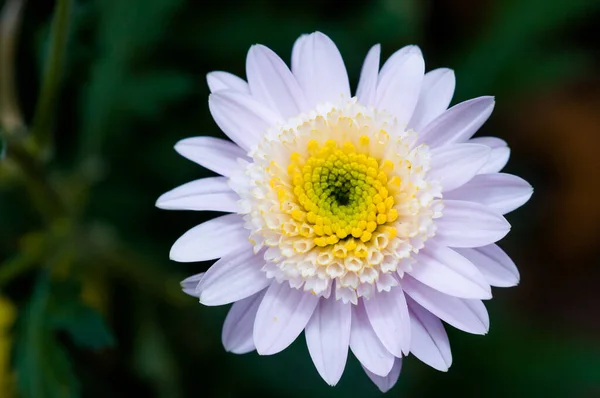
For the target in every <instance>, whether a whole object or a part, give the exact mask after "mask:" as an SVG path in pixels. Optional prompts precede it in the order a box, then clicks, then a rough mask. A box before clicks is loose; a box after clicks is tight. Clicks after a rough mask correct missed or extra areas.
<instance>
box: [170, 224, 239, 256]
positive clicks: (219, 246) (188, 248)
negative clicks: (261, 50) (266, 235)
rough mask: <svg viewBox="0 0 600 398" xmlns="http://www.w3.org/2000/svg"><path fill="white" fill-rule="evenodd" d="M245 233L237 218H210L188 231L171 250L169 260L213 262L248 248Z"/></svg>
mask: <svg viewBox="0 0 600 398" xmlns="http://www.w3.org/2000/svg"><path fill="white" fill-rule="evenodd" d="M248 244H249V243H248V230H247V229H245V228H244V220H243V219H242V216H240V215H239V214H228V215H226V216H221V217H217V218H213V219H212V220H209V221H206V222H204V223H202V224H200V225H197V226H195V227H194V228H192V229H190V230H189V231H187V232H186V233H185V234H183V235H182V236H181V237H180V238H179V239H177V241H176V242H175V243H174V244H173V246H172V247H171V252H170V253H169V257H170V258H171V260H174V261H179V262H182V263H189V262H194V261H206V260H214V259H215V258H219V257H223V256H224V255H226V254H228V253H232V252H235V251H239V250H240V249H242V248H244V247H248Z"/></svg>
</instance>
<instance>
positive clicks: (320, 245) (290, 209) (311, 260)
mask: <svg viewBox="0 0 600 398" xmlns="http://www.w3.org/2000/svg"><path fill="white" fill-rule="evenodd" d="M415 139H416V134H415V133H414V132H412V131H405V130H404V126H400V125H398V124H397V123H396V120H395V119H394V118H393V117H392V116H390V115H388V114H386V113H385V112H382V111H378V110H375V109H373V108H367V107H364V106H362V105H360V104H358V103H356V101H355V100H350V101H348V102H347V103H345V104H343V106H337V107H336V106H333V105H330V104H328V105H321V106H319V107H318V108H317V110H315V111H313V112H310V113H309V114H303V115H300V116H299V117H297V118H293V119H291V120H289V121H288V122H287V123H286V125H283V126H273V127H272V128H271V129H270V130H269V131H268V132H267V134H266V135H265V137H264V139H263V140H262V141H261V142H260V143H259V144H258V146H257V147H256V148H254V150H253V151H252V152H251V153H250V156H251V157H252V159H253V162H252V163H249V164H248V165H247V166H246V168H245V170H244V174H243V175H238V176H234V177H233V178H232V180H231V181H230V184H231V186H232V187H233V189H235V190H236V191H237V192H238V194H239V195H240V197H241V198H242V207H243V208H244V209H245V211H244V212H245V213H246V214H247V215H246V217H245V220H246V221H247V228H249V229H250V230H251V235H250V238H251V241H252V242H253V244H254V245H255V250H256V251H259V250H260V249H261V248H263V247H264V246H267V247H268V249H267V250H266V251H265V259H266V260H267V261H268V263H267V265H266V266H265V271H266V272H267V276H269V277H274V278H277V279H278V280H280V281H283V280H287V281H288V282H289V283H290V286H292V287H294V288H301V287H303V288H304V290H306V291H311V292H313V293H314V294H318V295H322V296H326V297H327V296H329V295H330V294H331V288H332V287H333V286H334V285H335V294H336V298H338V299H342V300H344V301H350V302H353V303H356V301H357V298H358V297H361V296H365V297H367V298H368V297H370V296H371V295H372V294H373V292H374V290H375V289H378V290H379V291H381V290H389V289H390V288H391V287H393V286H395V285H396V284H397V280H396V278H395V277H394V276H393V274H394V273H396V271H400V274H401V273H402V272H403V271H406V270H408V269H409V267H410V263H411V261H410V256H411V254H412V253H414V252H418V250H419V249H420V248H421V247H422V246H423V242H424V241H425V240H426V239H428V238H430V237H432V236H433V235H434V233H435V225H434V223H433V219H434V218H436V217H439V216H440V215H441V213H440V211H441V202H440V201H434V199H435V198H439V197H441V194H440V187H439V184H438V183H437V182H436V181H433V182H432V181H427V179H426V174H427V171H428V170H429V164H430V159H429V150H428V148H427V147H426V146H425V145H418V146H415V145H414V142H415ZM407 267H408V268H407ZM333 281H336V283H335V284H333V283H332V282H333Z"/></svg>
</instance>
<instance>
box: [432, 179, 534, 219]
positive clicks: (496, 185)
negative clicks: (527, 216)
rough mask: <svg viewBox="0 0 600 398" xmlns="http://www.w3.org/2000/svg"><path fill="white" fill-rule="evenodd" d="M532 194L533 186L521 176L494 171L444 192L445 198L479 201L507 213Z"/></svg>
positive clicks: (524, 201) (523, 202) (499, 211)
mask: <svg viewBox="0 0 600 398" xmlns="http://www.w3.org/2000/svg"><path fill="white" fill-rule="evenodd" d="M532 194H533V188H532V187H531V185H529V183H528V182H527V181H525V180H524V179H522V178H521V177H517V176H514V175H512V174H503V173H494V174H481V175H477V176H475V177H473V179H472V180H471V181H469V182H467V183H466V184H465V185H463V186H461V187H459V188H457V189H455V190H452V191H450V192H446V193H444V199H451V200H452V199H453V200H465V201H470V202H477V203H481V204H482V205H484V206H487V207H489V208H490V209H492V210H495V211H497V212H498V213H500V214H506V213H510V212H511V211H513V210H515V209H517V208H519V207H521V206H523V205H524V204H525V203H526V202H527V201H528V200H529V198H531V195H532Z"/></svg>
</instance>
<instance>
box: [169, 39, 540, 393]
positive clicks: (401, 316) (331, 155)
mask: <svg viewBox="0 0 600 398" xmlns="http://www.w3.org/2000/svg"><path fill="white" fill-rule="evenodd" d="M379 54H380V48H379V46H378V45H376V46H374V47H373V48H372V49H371V50H370V51H369V53H368V54H367V57H366V59H365V62H364V65H363V68H362V72H361V76H360V81H359V84H358V89H357V91H356V96H354V97H352V96H351V94H350V85H349V83H348V75H347V73H346V69H345V67H344V62H343V60H342V57H341V55H340V53H339V51H338V49H337V48H336V46H335V44H334V43H333V42H332V41H331V40H330V39H329V38H328V37H327V36H325V35H323V34H322V33H318V32H317V33H313V34H311V35H305V36H302V37H300V38H299V39H298V40H297V41H296V43H295V45H294V48H293V52H292V67H291V71H290V69H288V67H287V66H286V64H285V63H284V62H283V61H282V60H281V59H280V58H279V57H278V56H277V55H276V54H275V53H273V52H272V51H271V50H269V49H268V48H266V47H264V46H261V45H256V46H253V47H252V48H251V49H250V51H249V53H248V57H247V60H246V75H247V82H246V81H244V80H242V79H240V78H238V77H236V76H234V75H231V74H229V73H225V72H213V73H210V74H209V75H208V86H209V88H210V91H211V94H210V97H209V108H210V111H211V113H212V116H213V118H214V120H215V122H216V123H217V125H218V126H219V127H220V128H221V129H222V130H223V132H224V133H225V134H226V135H227V136H228V137H229V138H231V140H232V141H233V142H230V141H226V140H221V139H217V138H212V137H195V138H189V139H185V140H183V141H181V142H179V143H178V144H177V145H176V147H175V149H176V150H177V151H178V152H179V153H180V154H181V155H183V156H185V157H186V158H188V159H190V160H192V161H194V162H196V163H198V164H200V165H202V166H204V167H206V168H208V169H210V170H212V171H214V172H216V173H218V174H220V175H222V177H211V178H204V179H201V180H197V181H192V182H190V183H187V184H185V185H183V186H180V187H178V188H176V189H174V190H172V191H170V192H168V193H166V194H164V195H163V196H161V197H160V198H159V199H158V202H157V206H158V207H160V208H163V209H176V210H211V211H221V212H227V213H232V214H229V215H224V216H221V217H217V218H215V219H213V220H211V221H207V222H205V223H203V224H201V225H198V226H197V227H195V228H193V229H191V230H190V231H188V232H186V233H185V234H184V235H183V236H182V237H181V238H180V239H179V240H177V242H175V244H174V245H173V248H172V250H171V259H173V260H175V261H181V262H194V261H205V260H213V259H219V260H218V261H217V262H215V264H214V265H213V266H212V267H210V269H209V270H208V271H207V272H206V273H202V274H198V275H195V276H192V277H190V278H188V279H186V280H185V281H183V283H182V285H183V289H184V291H185V292H186V293H188V294H191V295H193V296H196V297H199V299H200V302H201V303H202V304H204V305H209V306H212V305H224V304H229V303H234V304H233V306H232V307H231V310H230V311H229V314H228V315H227V318H226V319H225V324H224V326H223V336H222V340H223V345H224V346H225V349H226V350H228V351H231V352H234V353H246V352H250V351H252V350H254V349H256V350H257V351H258V353H259V354H261V355H271V354H276V353H278V352H280V351H282V350H284V349H285V348H286V347H288V346H289V345H290V344H291V343H292V342H293V341H294V340H295V339H296V338H297V337H298V336H299V335H300V334H301V333H302V331H304V334H305V337H306V344H307V346H308V351H309V353H310V356H311V357H312V360H313V362H314V364H315V366H316V368H317V370H318V372H319V374H320V375H321V376H322V377H323V379H325V381H326V382H327V383H328V384H330V385H335V384H336V383H337V382H338V381H339V380H340V377H341V376H342V373H343V370H344V367H345V364H346V359H347V356H348V348H350V350H352V352H353V354H354V355H355V356H356V357H357V358H358V360H359V361H360V363H361V364H362V366H363V367H364V369H365V371H366V372H367V374H368V375H369V377H370V378H371V380H373V382H374V383H375V384H376V385H377V386H378V387H379V388H380V389H381V390H382V391H387V390H388V389H389V388H391V387H392V386H393V385H394V384H395V383H396V381H397V379H398V375H399V374H400V369H401V364H402V358H403V357H404V356H406V355H408V354H409V352H411V353H412V354H414V356H416V357H417V358H419V359H420V360H421V361H423V362H425V363H426V364H428V365H430V366H432V367H434V368H435V369H439V370H442V371H445V370H447V369H448V367H449V366H450V364H451V361H452V357H451V353H450V346H449V343H448V338H447V335H446V332H445V330H444V326H443V325H442V322H441V321H440V320H443V321H445V322H446V323H448V324H450V325H452V326H454V327H456V328H458V329H461V330H464V331H466V332H468V333H474V334H485V333H486V332H487V330H488V326H489V318H488V314H487V311H486V309H485V307H484V305H483V303H482V301H481V300H485V299H490V298H491V297H492V293H491V288H490V285H491V286H503V287H506V286H513V285H516V284H517V283H518V280H519V274H518V271H517V269H516V267H515V265H514V264H513V262H512V261H511V260H510V258H509V257H508V256H507V255H506V254H505V253H504V252H503V251H502V250H501V249H500V248H499V247H498V246H496V245H495V244H494V242H496V241H498V240H500V239H502V238H503V237H504V236H505V235H506V234H507V233H508V231H509V229H510V225H509V224H508V222H507V221H506V220H505V219H504V217H503V216H502V215H503V214H505V213H508V212H510V211H512V210H514V209H516V208H517V207H519V206H521V205H522V204H523V203H525V202H526V201H527V200H528V199H529V197H530V196H531V193H532V188H531V187H530V185H529V184H527V182H525V181H524V180H522V179H521V178H519V177H516V176H513V175H509V174H503V173H499V171H500V170H501V169H502V168H503V167H504V165H505V164H506V162H507V161H508V157H509V149H508V147H507V146H506V143H505V142H504V141H502V140H500V139H498V138H492V137H480V138H471V137H472V136H473V135H474V134H475V132H476V131H477V130H478V129H479V127H481V125H482V124H483V123H484V122H485V121H486V120H487V118H488V117H489V116H490V114H491V113H492V109H493V108H494V99H493V97H480V98H476V99H473V100H470V101H466V102H462V103H460V104H458V105H456V106H454V107H452V108H450V109H447V108H448V105H449V104H450V100H451V98H452V94H453V92H454V84H455V79H454V74H453V72H452V71H451V70H449V69H436V70H433V71H431V72H428V73H426V74H425V73H424V69H425V65H424V61H423V56H422V54H421V51H420V50H419V48H418V47H416V46H408V47H404V48H402V49H401V50H399V51H397V52H396V53H394V54H393V55H392V56H391V57H390V58H389V59H388V60H387V61H386V62H385V64H384V65H383V67H382V68H381V69H379Z"/></svg>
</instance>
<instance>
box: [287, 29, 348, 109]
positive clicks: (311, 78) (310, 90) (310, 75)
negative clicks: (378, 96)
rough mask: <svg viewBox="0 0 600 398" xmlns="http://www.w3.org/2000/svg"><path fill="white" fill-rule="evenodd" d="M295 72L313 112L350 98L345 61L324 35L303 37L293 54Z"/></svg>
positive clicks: (297, 42) (317, 34) (316, 33)
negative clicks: (320, 104) (326, 104)
mask: <svg viewBox="0 0 600 398" xmlns="http://www.w3.org/2000/svg"><path fill="white" fill-rule="evenodd" d="M292 72H293V73H294V76H296V80H297V81H298V83H299V84H300V87H301V88H302V90H303V91H304V94H305V95H306V99H307V100H308V105H309V106H310V107H311V108H312V107H315V106H316V105H317V104H319V103H322V102H335V101H339V100H340V99H341V98H350V83H349V82H348V73H347V72H346V67H345V66H344V60H343V59H342V55H341V54H340V52H339V50H338V49H337V47H336V46H335V43H334V42H333V41H331V39H330V38H329V37H327V36H325V35H324V34H323V33H321V32H315V33H312V34H310V35H303V36H301V37H300V38H299V39H298V40H296V43H295V44H294V48H293V50H292Z"/></svg>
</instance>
